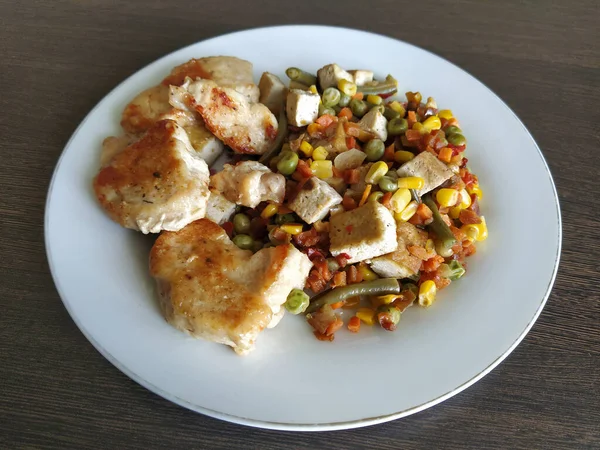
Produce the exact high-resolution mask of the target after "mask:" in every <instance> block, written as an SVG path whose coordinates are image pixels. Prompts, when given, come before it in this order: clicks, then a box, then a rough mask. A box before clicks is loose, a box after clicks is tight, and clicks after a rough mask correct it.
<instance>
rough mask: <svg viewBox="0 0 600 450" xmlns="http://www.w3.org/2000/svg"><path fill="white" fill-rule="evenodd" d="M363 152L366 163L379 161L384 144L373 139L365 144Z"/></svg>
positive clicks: (379, 140)
mask: <svg viewBox="0 0 600 450" xmlns="http://www.w3.org/2000/svg"><path fill="white" fill-rule="evenodd" d="M364 151H365V154H366V155H367V161H370V162H373V161H379V160H380V159H381V157H382V156H383V153H384V152H385V144H384V143H383V141H382V140H381V139H377V138H374V139H371V140H370V141H369V142H367V144H366V145H365V149H364Z"/></svg>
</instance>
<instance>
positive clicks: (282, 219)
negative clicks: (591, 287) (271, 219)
mask: <svg viewBox="0 0 600 450" xmlns="http://www.w3.org/2000/svg"><path fill="white" fill-rule="evenodd" d="M294 222H296V216H295V215H294V214H293V213H288V214H277V215H276V216H275V223H276V224H277V225H283V224H285V223H294Z"/></svg>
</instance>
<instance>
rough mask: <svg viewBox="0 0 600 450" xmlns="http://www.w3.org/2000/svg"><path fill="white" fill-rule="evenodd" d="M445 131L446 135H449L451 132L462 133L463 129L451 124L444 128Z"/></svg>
mask: <svg viewBox="0 0 600 450" xmlns="http://www.w3.org/2000/svg"><path fill="white" fill-rule="evenodd" d="M444 133H446V136H449V135H451V134H456V133H462V130H461V129H460V128H458V127H456V126H454V125H450V126H449V127H446V128H444Z"/></svg>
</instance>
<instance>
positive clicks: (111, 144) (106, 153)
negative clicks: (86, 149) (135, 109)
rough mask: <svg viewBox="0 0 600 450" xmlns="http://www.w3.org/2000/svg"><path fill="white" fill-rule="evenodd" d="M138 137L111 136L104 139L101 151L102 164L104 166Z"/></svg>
mask: <svg viewBox="0 0 600 450" xmlns="http://www.w3.org/2000/svg"><path fill="white" fill-rule="evenodd" d="M135 140H136V139H135V138H133V137H131V136H129V135H124V136H118V137H116V136H109V137H107V138H106V139H104V140H103V141H102V152H101V153H100V166H101V167H104V166H105V165H107V164H108V163H109V162H110V161H111V159H113V158H114V157H115V155H117V154H118V153H121V152H122V151H123V150H125V149H126V148H127V147H129V146H130V145H131V144H132V142H133V141H135Z"/></svg>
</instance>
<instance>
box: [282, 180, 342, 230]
mask: <svg viewBox="0 0 600 450" xmlns="http://www.w3.org/2000/svg"><path fill="white" fill-rule="evenodd" d="M340 203H342V196H341V195H340V194H338V193H337V192H336V190H335V189H334V188H332V187H331V186H330V185H329V184H327V183H326V182H325V181H323V180H320V179H319V178H317V177H311V178H310V179H309V180H308V181H307V182H306V183H304V185H303V186H302V189H301V190H300V192H298V195H296V197H295V198H294V199H293V200H292V201H291V202H290V203H289V204H288V207H289V208H290V209H291V210H292V211H294V212H295V213H296V214H298V216H300V218H301V219H302V220H304V221H305V222H306V223H315V222H316V221H317V220H321V219H323V218H324V217H325V216H326V215H327V214H328V213H329V210H330V209H331V207H333V206H335V205H339V204H340Z"/></svg>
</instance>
